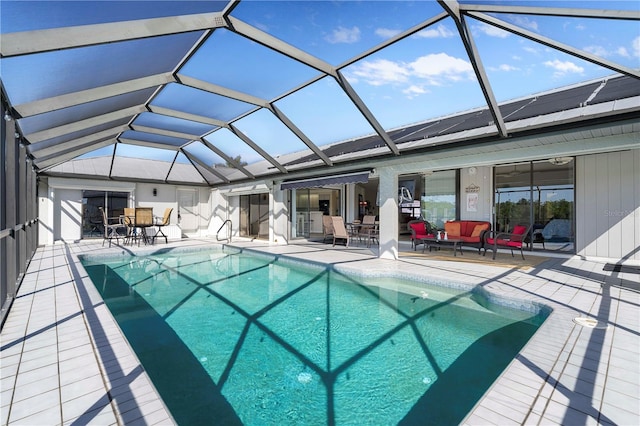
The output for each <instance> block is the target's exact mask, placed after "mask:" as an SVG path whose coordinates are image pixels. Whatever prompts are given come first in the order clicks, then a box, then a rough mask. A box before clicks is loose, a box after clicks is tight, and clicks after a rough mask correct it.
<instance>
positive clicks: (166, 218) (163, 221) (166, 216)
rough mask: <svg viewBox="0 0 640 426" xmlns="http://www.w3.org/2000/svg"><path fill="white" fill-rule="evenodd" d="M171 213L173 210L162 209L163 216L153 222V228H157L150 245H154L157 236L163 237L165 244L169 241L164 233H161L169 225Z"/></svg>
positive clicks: (169, 208)
mask: <svg viewBox="0 0 640 426" xmlns="http://www.w3.org/2000/svg"><path fill="white" fill-rule="evenodd" d="M172 211H173V208H171V207H168V208H166V209H164V216H162V217H156V219H157V220H156V221H155V226H157V227H158V231H157V232H156V234H155V235H154V236H153V238H152V239H151V242H152V244H155V242H156V238H157V237H158V236H161V237H164V242H165V244H167V243H168V242H169V239H168V238H167V236H166V235H165V233H164V232H162V228H164V227H165V226H168V225H169V223H170V222H171V212H172Z"/></svg>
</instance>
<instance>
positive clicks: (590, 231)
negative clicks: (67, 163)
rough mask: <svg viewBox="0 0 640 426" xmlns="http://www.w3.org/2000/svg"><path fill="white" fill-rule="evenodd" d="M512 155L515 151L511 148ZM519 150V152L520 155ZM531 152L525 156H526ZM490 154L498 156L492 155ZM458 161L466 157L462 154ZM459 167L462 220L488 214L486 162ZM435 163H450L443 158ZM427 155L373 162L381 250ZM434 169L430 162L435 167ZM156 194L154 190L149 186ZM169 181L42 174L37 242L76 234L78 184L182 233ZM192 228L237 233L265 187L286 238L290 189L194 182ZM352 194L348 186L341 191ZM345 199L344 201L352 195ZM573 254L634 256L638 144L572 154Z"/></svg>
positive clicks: (278, 234) (393, 252) (393, 247)
mask: <svg viewBox="0 0 640 426" xmlns="http://www.w3.org/2000/svg"><path fill="white" fill-rule="evenodd" d="M510 154H513V156H514V157H516V158H518V157H517V153H513V152H510ZM524 157H526V156H525V155H523V156H521V157H520V158H521V159H524ZM527 159H531V158H527ZM496 160H497V159H496ZM458 161H460V162H461V163H466V164H469V163H468V162H467V161H466V160H465V159H464V158H463V159H458ZM457 165H458V167H460V188H459V190H460V193H461V200H460V202H461V204H462V205H461V208H460V217H461V218H462V219H468V220H491V216H492V209H493V183H492V178H491V176H492V167H491V166H490V165H484V166H477V167H476V171H475V173H469V171H468V168H467V167H466V165H463V164H457ZM439 166H440V167H441V169H445V168H447V169H451V168H455V166H456V164H454V163H453V162H451V163H446V164H445V163H444V162H443V164H440V165H439ZM434 169H436V168H434V164H433V162H430V161H429V160H424V161H419V160H416V161H413V162H404V163H402V164H394V165H380V166H376V176H378V177H379V179H380V181H379V182H380V183H379V184H380V199H381V200H382V203H381V205H380V218H381V221H380V256H381V257H385V258H397V256H398V243H397V235H398V224H397V219H398V209H397V182H398V176H399V175H402V174H406V173H420V172H423V171H427V170H434ZM436 170H437V169H436ZM476 186H477V187H478V195H479V197H478V205H477V210H476V211H475V212H474V211H468V210H467V208H466V192H465V191H466V190H467V188H469V187H476ZM154 188H155V189H156V195H155V196H154V195H153V189H154ZM179 188H180V187H177V186H175V185H157V184H147V183H137V184H136V183H129V182H112V181H78V180H77V179H61V178H49V180H48V184H47V183H46V180H45V182H40V189H39V194H41V195H40V199H39V208H40V212H39V217H40V224H39V226H40V228H39V238H40V239H39V244H51V243H53V242H54V241H55V240H63V241H73V240H77V239H79V238H80V224H81V213H82V205H81V203H82V189H101V190H111V191H126V190H130V191H131V192H132V199H131V204H132V205H140V206H145V207H153V208H154V213H155V214H156V215H161V214H162V212H164V209H165V208H166V207H174V213H173V214H172V218H171V223H172V225H171V227H173V228H174V229H173V230H172V229H171V227H169V228H168V229H167V230H165V232H169V234H168V235H169V236H170V238H179V237H180V236H181V235H182V233H181V230H180V227H179V224H178V223H177V212H176V211H177V205H178V198H177V197H178V195H177V194H178V190H179ZM196 191H197V197H198V205H197V215H198V229H197V231H195V232H192V233H190V234H187V235H185V236H187V237H196V236H203V237H206V236H211V237H215V235H216V232H217V230H218V229H219V228H220V226H221V225H222V224H223V223H224V221H225V220H226V219H231V220H232V223H233V228H232V233H233V237H234V238H235V237H238V229H239V223H240V202H239V200H240V197H239V196H240V195H247V194H250V193H264V192H267V193H269V195H270V201H269V203H270V204H269V205H270V212H271V215H270V220H269V241H270V242H271V243H277V244H287V243H288V242H289V234H290V224H289V199H288V197H289V195H288V191H282V190H280V188H279V184H274V183H273V182H272V181H256V182H255V183H252V184H251V186H250V187H236V188H235V189H234V188H233V187H231V186H230V187H228V188H222V189H210V188H196ZM347 197H355V191H353V190H351V191H347ZM353 202H354V200H353V199H347V200H346V205H347V206H348V205H350V204H351V203H353ZM575 209H576V211H575V217H576V233H575V235H576V254H577V255H579V256H583V257H585V258H590V259H596V258H602V259H608V260H609V261H615V262H617V261H626V262H629V263H639V262H640V249H639V247H640V146H639V147H638V148H637V149H628V150H624V151H615V152H609V153H597V154H587V155H578V156H576V179H575Z"/></svg>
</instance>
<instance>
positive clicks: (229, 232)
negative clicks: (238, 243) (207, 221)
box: [216, 219, 233, 242]
mask: <svg viewBox="0 0 640 426" xmlns="http://www.w3.org/2000/svg"><path fill="white" fill-rule="evenodd" d="M227 222H228V223H229V231H228V232H227V235H228V237H227V238H220V231H222V228H224V226H225V225H226V224H227ZM232 229H233V223H232V222H231V219H227V220H225V221H224V222H222V226H220V228H219V229H218V232H216V240H218V241H222V240H227V241H229V242H231V231H232Z"/></svg>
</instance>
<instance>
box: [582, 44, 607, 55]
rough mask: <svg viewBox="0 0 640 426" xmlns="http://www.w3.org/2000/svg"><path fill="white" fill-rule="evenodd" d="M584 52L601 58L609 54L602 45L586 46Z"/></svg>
mask: <svg viewBox="0 0 640 426" xmlns="http://www.w3.org/2000/svg"><path fill="white" fill-rule="evenodd" d="M584 50H585V52H589V53H591V54H593V55H596V56H600V57H601V58H606V57H607V56H609V52H608V51H607V49H605V48H604V47H602V46H595V45H594V46H587V47H585V48H584Z"/></svg>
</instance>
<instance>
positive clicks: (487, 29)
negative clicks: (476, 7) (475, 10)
mask: <svg viewBox="0 0 640 426" xmlns="http://www.w3.org/2000/svg"><path fill="white" fill-rule="evenodd" d="M474 28H475V29H476V30H478V31H480V32H481V33H483V34H486V35H488V36H489V37H498V38H507V37H509V33H508V32H506V31H505V30H502V29H500V28H498V27H494V26H493V25H488V24H485V23H481V24H480V25H476V26H475V27H474Z"/></svg>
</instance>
